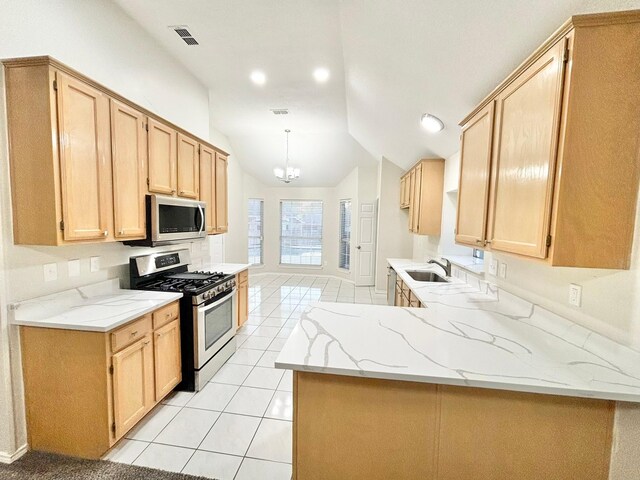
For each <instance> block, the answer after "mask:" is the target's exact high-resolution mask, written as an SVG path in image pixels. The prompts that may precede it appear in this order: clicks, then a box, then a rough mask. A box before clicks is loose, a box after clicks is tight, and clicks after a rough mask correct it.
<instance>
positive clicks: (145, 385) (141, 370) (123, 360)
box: [112, 335, 154, 438]
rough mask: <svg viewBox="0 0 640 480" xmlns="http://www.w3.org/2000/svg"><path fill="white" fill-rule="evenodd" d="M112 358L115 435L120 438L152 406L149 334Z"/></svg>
mask: <svg viewBox="0 0 640 480" xmlns="http://www.w3.org/2000/svg"><path fill="white" fill-rule="evenodd" d="M112 361H113V411H114V421H115V424H116V432H115V437H116V438H120V437H122V435H124V434H125V433H126V432H127V431H128V430H129V429H130V428H131V427H133V426H134V425H135V424H136V423H137V422H138V420H140V419H141V418H142V417H144V415H145V414H146V413H147V412H148V411H149V410H150V409H151V407H152V406H153V405H154V395H153V393H154V392H153V350H152V348H151V337H150V336H149V335H147V336H145V337H144V338H142V339H141V340H140V341H138V342H136V343H134V344H133V345H131V346H129V347H127V348H125V349H124V350H122V351H121V352H118V353H116V354H115V355H114V356H113V359H112Z"/></svg>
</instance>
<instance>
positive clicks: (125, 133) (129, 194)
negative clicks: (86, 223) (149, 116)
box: [111, 99, 147, 240]
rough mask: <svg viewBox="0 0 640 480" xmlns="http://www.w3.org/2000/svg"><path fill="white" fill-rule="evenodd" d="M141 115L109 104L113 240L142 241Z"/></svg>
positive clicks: (143, 161)
mask: <svg viewBox="0 0 640 480" xmlns="http://www.w3.org/2000/svg"><path fill="white" fill-rule="evenodd" d="M144 126H145V119H144V115H143V114H142V113H140V112H138V111H137V110H134V109H133V108H131V107H129V106H127V105H124V104H123V103H120V102H118V101H116V100H113V99H112V100H111V154H112V165H113V220H114V231H115V233H114V234H115V237H116V238H117V239H118V240H120V239H136V238H145V235H146V230H145V227H146V225H145V218H146V217H145V204H144V196H145V193H146V185H145V184H146V179H147V136H146V132H145V129H144Z"/></svg>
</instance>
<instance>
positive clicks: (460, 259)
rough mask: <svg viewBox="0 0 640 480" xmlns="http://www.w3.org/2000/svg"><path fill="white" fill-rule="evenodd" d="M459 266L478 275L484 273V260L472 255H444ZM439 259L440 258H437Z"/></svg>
mask: <svg viewBox="0 0 640 480" xmlns="http://www.w3.org/2000/svg"><path fill="white" fill-rule="evenodd" d="M443 256H444V258H448V259H449V261H450V262H451V263H453V264H454V265H456V266H457V267H460V268H464V269H465V270H469V271H470V272H472V273H475V274H477V275H484V260H483V259H481V258H476V257H474V256H472V255H443ZM436 260H439V259H436Z"/></svg>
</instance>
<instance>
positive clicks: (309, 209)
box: [280, 200, 322, 265]
mask: <svg viewBox="0 0 640 480" xmlns="http://www.w3.org/2000/svg"><path fill="white" fill-rule="evenodd" d="M280 263H281V264H283V265H322V201H320V200H282V201H281V202H280Z"/></svg>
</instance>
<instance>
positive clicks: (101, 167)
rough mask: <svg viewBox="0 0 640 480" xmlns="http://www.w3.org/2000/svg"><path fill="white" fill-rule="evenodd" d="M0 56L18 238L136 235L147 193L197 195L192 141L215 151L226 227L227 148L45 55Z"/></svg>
mask: <svg viewBox="0 0 640 480" xmlns="http://www.w3.org/2000/svg"><path fill="white" fill-rule="evenodd" d="M2 63H3V66H4V71H5V86H6V105H7V125H8V135H9V164H10V169H11V172H10V177H11V197H12V198H11V200H12V201H11V205H12V209H13V241H14V243H15V244H16V245H71V244H77V243H90V242H94V243H96V242H98V243H102V242H109V241H116V240H134V239H138V238H144V235H145V233H146V232H145V231H146V228H145V221H146V215H145V210H144V207H145V204H144V198H145V195H146V194H147V193H148V192H151V193H159V194H164V195H178V194H179V192H178V184H180V189H181V191H182V192H183V193H182V194H181V195H183V196H186V197H189V198H198V191H199V187H200V178H199V168H200V165H199V158H198V145H200V146H201V147H207V148H208V149H209V151H210V152H212V151H215V155H216V156H218V155H219V156H220V159H221V162H220V165H218V166H212V169H214V170H218V169H219V170H220V171H221V174H220V175H221V179H220V183H221V185H223V186H222V187H221V188H220V192H219V193H212V195H213V196H214V197H215V198H216V199H218V198H219V199H221V200H220V201H219V202H217V203H219V204H220V205H222V207H218V208H217V210H219V212H220V219H221V220H220V221H219V222H218V221H216V225H215V227H216V228H218V227H220V229H221V231H227V215H226V208H227V207H226V205H227V198H226V196H227V187H226V185H227V184H226V182H227V180H226V161H227V154H226V153H225V152H223V151H222V150H220V149H217V148H216V147H214V146H213V145H211V144H209V143H208V142H206V141H204V140H200V139H198V138H197V137H195V136H194V135H191V134H190V133H189V132H186V131H184V130H183V129H181V128H180V127H177V126H175V125H173V124H171V123H169V122H167V121H165V120H163V119H161V118H159V117H158V116H157V115H155V114H154V113H153V112H150V111H148V110H146V109H144V108H143V107H141V106H139V105H136V104H135V103H133V102H131V101H129V100H127V99H126V98H124V97H122V96H120V95H118V94H117V93H115V92H113V91H111V90H109V89H107V88H105V87H104V86H102V85H100V84H99V83H97V82H95V81H93V80H91V79H90V78H88V77H86V76H84V75H82V74H81V73H79V72H77V71H75V70H73V69H71V68H69V67H68V66H66V65H64V64H62V63H60V62H58V61H56V60H54V59H52V58H51V57H27V58H16V59H9V60H3V61H2ZM178 136H180V139H181V141H180V147H181V148H180V174H181V176H180V179H178ZM216 163H217V160H216ZM213 175H214V176H215V173H214V174H213ZM211 181H212V182H213V180H211ZM145 182H146V185H145ZM212 189H215V186H214V187H212ZM211 208H212V209H213V208H214V207H211ZM216 232H217V230H216ZM212 233H213V232H212Z"/></svg>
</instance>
